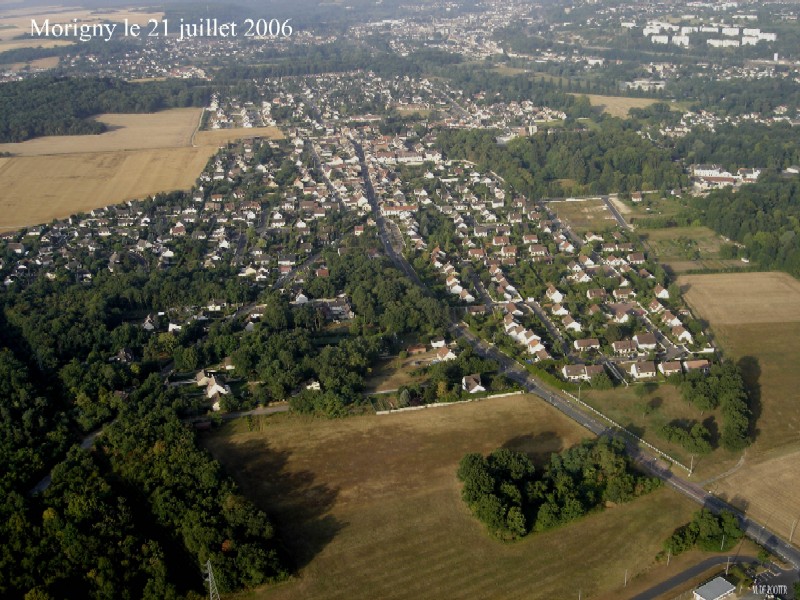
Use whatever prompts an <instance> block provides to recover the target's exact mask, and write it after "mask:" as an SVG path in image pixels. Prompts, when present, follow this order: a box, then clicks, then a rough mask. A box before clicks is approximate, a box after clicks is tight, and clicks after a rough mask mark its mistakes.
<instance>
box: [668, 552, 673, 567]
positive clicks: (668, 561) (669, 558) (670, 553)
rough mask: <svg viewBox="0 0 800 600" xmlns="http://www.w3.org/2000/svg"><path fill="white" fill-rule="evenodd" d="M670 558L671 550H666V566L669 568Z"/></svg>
mask: <svg viewBox="0 0 800 600" xmlns="http://www.w3.org/2000/svg"><path fill="white" fill-rule="evenodd" d="M671 556H672V548H669V549H668V550H667V566H669V559H670V557H671Z"/></svg>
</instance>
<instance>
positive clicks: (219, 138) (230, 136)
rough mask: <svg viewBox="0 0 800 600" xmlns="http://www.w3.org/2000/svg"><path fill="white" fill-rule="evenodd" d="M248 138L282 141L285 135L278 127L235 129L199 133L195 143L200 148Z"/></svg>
mask: <svg viewBox="0 0 800 600" xmlns="http://www.w3.org/2000/svg"><path fill="white" fill-rule="evenodd" d="M248 137H265V138H272V139H274V140H282V139H283V133H281V130H280V129H278V128H277V127H235V128H233V129H212V130H204V131H198V132H197V134H196V135H195V137H194V143H195V144H196V145H198V146H216V145H219V144H225V143H227V142H230V141H233V140H239V139H242V138H248Z"/></svg>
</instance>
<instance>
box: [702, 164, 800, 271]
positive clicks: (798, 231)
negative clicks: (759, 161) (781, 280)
mask: <svg viewBox="0 0 800 600" xmlns="http://www.w3.org/2000/svg"><path fill="white" fill-rule="evenodd" d="M697 207H698V210H699V211H700V218H701V220H702V221H703V223H704V224H706V225H708V226H709V227H711V228H712V229H714V230H715V231H717V232H719V233H721V234H722V235H724V236H726V237H729V238H730V239H732V240H736V241H737V242H739V243H742V244H744V245H745V247H746V249H747V255H748V256H749V257H750V259H751V260H755V261H757V262H758V263H759V264H760V265H761V267H762V268H765V269H779V270H781V271H786V272H787V273H789V274H790V275H793V276H794V277H800V222H799V221H798V219H799V218H800V179H799V178H797V177H794V178H785V177H782V176H781V175H777V174H774V173H768V174H762V176H761V178H760V179H759V181H758V183H754V184H751V185H745V186H742V187H741V189H739V190H738V191H736V192H734V191H733V190H730V189H724V190H719V191H714V192H712V193H710V194H709V195H708V196H707V197H706V198H702V199H698V201H697Z"/></svg>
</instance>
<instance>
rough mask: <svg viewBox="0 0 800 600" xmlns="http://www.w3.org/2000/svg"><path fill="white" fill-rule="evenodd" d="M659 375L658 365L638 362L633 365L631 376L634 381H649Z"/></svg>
mask: <svg viewBox="0 0 800 600" xmlns="http://www.w3.org/2000/svg"><path fill="white" fill-rule="evenodd" d="M657 374H658V371H657V370H656V364H655V363H652V362H637V363H634V364H633V365H631V376H632V377H633V378H634V379H649V378H652V377H655V376H656V375H657Z"/></svg>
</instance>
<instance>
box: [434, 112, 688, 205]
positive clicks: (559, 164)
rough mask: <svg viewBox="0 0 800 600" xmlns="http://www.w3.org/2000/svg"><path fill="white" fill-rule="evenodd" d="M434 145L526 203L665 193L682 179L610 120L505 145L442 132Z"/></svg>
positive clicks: (483, 136) (478, 134) (660, 153)
mask: <svg viewBox="0 0 800 600" xmlns="http://www.w3.org/2000/svg"><path fill="white" fill-rule="evenodd" d="M438 144H439V146H440V147H441V149H442V151H443V152H444V154H445V155H446V156H447V157H448V158H451V159H468V160H471V161H473V162H475V163H477V164H478V165H479V167H480V168H481V169H482V170H491V171H494V172H495V173H497V174H498V175H500V176H501V177H503V178H504V179H505V181H506V182H507V183H508V184H510V185H511V186H512V187H513V188H514V189H515V190H517V191H518V192H521V193H523V194H525V195H526V196H528V197H530V198H541V197H548V196H549V197H557V196H567V195H581V194H585V193H589V194H594V193H611V192H630V191H635V190H641V189H662V190H666V189H671V188H675V187H679V186H680V185H681V183H682V180H683V175H682V172H681V167H680V165H679V164H678V163H676V162H673V161H672V157H671V156H670V153H669V151H667V150H664V149H661V148H658V147H657V146H655V145H654V144H653V143H652V142H649V141H647V140H644V139H642V138H641V137H640V136H639V135H638V134H637V133H636V132H634V131H632V130H628V129H624V128H622V127H621V126H620V125H619V124H618V123H615V122H613V121H605V122H604V123H603V124H602V125H601V127H600V128H599V129H598V130H591V131H549V132H547V133H540V134H535V135H532V136H529V137H521V138H517V139H514V140H512V141H511V142H509V143H508V145H506V146H499V145H498V144H497V143H496V142H495V137H494V134H493V133H492V132H491V131H480V130H473V131H464V130H462V131H442V132H441V133H440V134H439V138H438Z"/></svg>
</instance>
